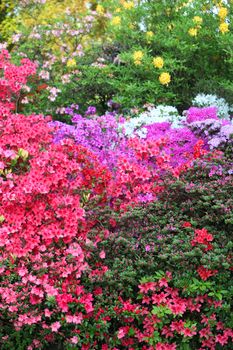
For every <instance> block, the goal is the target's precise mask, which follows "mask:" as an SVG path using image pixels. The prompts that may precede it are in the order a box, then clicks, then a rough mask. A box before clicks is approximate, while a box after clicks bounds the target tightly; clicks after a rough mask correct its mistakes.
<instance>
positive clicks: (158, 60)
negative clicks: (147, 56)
mask: <svg viewBox="0 0 233 350" xmlns="http://www.w3.org/2000/svg"><path fill="white" fill-rule="evenodd" d="M153 65H154V66H155V68H160V69H161V68H163V65H164V61H163V59H162V57H159V56H158V57H155V58H154V59H153Z"/></svg>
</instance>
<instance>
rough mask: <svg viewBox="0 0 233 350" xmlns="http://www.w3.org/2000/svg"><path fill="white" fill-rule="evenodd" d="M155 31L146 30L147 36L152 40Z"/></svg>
mask: <svg viewBox="0 0 233 350" xmlns="http://www.w3.org/2000/svg"><path fill="white" fill-rule="evenodd" d="M153 36H154V33H153V32H152V31H149V32H146V37H147V39H148V40H150V39H151V38H153Z"/></svg>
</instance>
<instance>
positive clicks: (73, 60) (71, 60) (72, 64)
mask: <svg viewBox="0 0 233 350" xmlns="http://www.w3.org/2000/svg"><path fill="white" fill-rule="evenodd" d="M66 66H67V67H70V68H71V67H75V66H76V61H75V59H74V58H70V59H69V60H68V61H67V63H66Z"/></svg>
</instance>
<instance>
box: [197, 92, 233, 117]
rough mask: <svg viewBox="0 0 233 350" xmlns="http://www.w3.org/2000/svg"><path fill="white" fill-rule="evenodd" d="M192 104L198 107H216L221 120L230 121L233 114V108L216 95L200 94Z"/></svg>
mask: <svg viewBox="0 0 233 350" xmlns="http://www.w3.org/2000/svg"><path fill="white" fill-rule="evenodd" d="M192 104H193V106H197V107H216V108H217V115H218V117H219V118H225V119H228V118H229V117H230V115H231V113H233V107H231V106H229V104H228V103H227V102H226V101H225V99H224V98H219V97H218V96H216V95H210V94H208V95H206V94H198V95H197V96H196V97H195V98H194V99H193V100H192Z"/></svg>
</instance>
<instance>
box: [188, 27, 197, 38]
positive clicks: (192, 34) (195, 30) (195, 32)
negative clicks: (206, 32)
mask: <svg viewBox="0 0 233 350" xmlns="http://www.w3.org/2000/svg"><path fill="white" fill-rule="evenodd" d="M188 33H189V35H190V36H197V28H190V29H189V30H188Z"/></svg>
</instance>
